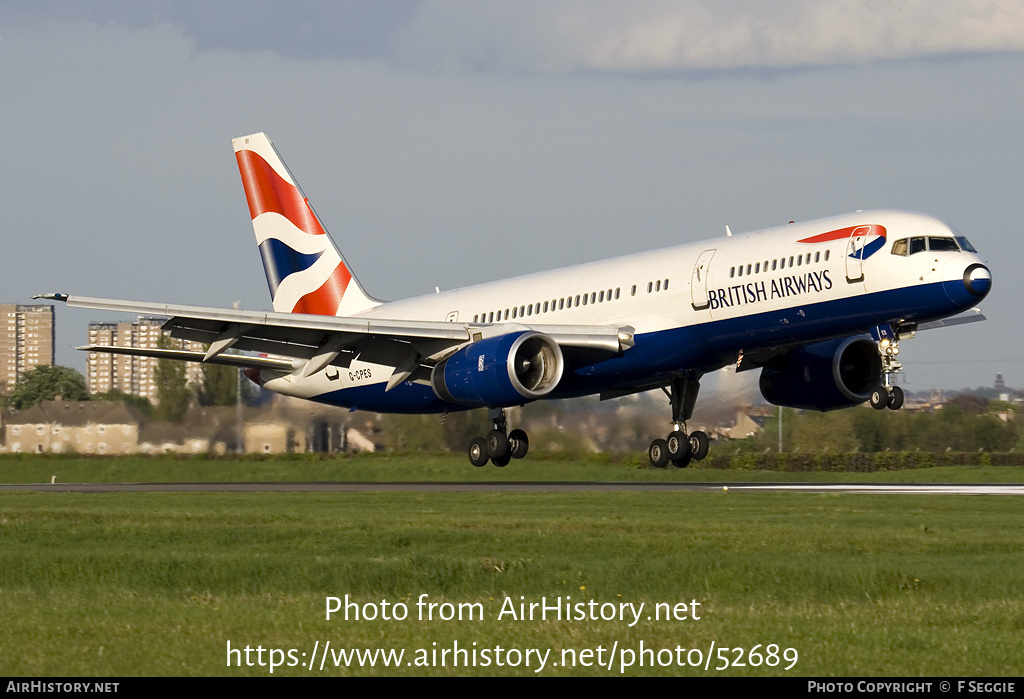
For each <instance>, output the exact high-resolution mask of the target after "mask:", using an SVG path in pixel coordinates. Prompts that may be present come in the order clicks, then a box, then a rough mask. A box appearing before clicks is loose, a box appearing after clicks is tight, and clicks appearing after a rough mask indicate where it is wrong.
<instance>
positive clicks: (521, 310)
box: [473, 287, 636, 323]
mask: <svg viewBox="0 0 1024 699" xmlns="http://www.w3.org/2000/svg"><path fill="white" fill-rule="evenodd" d="M635 288H636V287H634V289H635ZM619 295H620V288H618V287H617V288H615V289H614V290H613V289H608V290H607V291H605V290H604V289H602V290H601V291H591V292H590V293H587V294H577V295H576V296H563V297H562V298H560V299H551V300H550V301H544V302H541V301H538V302H537V303H531V304H529V305H525V306H513V307H512V308H506V309H504V310H497V311H487V312H485V313H478V314H477V315H475V316H473V322H474V323H500V322H502V321H505V320H511V319H514V318H525V317H528V316H534V315H542V314H544V313H553V312H554V311H561V310H564V309H566V308H576V307H577V306H587V305H589V304H593V303H604V302H606V301H613V300H616V301H617V300H618V299H619Z"/></svg>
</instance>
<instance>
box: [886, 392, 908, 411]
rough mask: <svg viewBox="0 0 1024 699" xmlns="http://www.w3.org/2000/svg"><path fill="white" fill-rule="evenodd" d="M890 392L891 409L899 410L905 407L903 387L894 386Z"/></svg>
mask: <svg viewBox="0 0 1024 699" xmlns="http://www.w3.org/2000/svg"><path fill="white" fill-rule="evenodd" d="M890 390H891V392H890V393H889V410H899V409H900V408H902V407H903V398H904V396H903V389H902V388H900V387H899V386H893V387H892V389H890Z"/></svg>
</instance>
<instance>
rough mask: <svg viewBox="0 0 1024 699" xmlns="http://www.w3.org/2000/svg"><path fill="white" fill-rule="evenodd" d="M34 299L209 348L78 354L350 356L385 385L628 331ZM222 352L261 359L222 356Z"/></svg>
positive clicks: (609, 350) (626, 338) (262, 361)
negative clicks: (491, 344)
mask: <svg viewBox="0 0 1024 699" xmlns="http://www.w3.org/2000/svg"><path fill="white" fill-rule="evenodd" d="M35 298H45V299H51V300H54V301H63V302H65V303H67V305H68V306H70V307H73V308H91V309H95V310H104V311H120V312H125V313H133V314H139V315H156V316H166V317H168V320H167V321H166V322H165V323H164V325H163V327H164V330H167V331H169V332H170V334H171V337H174V338H178V339H182V340H194V341H197V342H201V343H204V344H207V345H209V349H208V350H207V351H206V353H205V354H204V353H201V352H186V351H180V350H158V349H140V348H129V347H113V346H103V345H87V346H85V347H80V348H79V349H82V350H88V351H91V352H109V353H112V354H133V355H138V356H151V357H166V358H172V359H182V360H186V361H202V362H210V363H217V364H231V365H235V366H251V367H258V368H261V369H277V370H280V371H285V372H292V371H295V372H297V373H298V374H299V375H301V376H303V377H305V376H310V375H312V374H314V373H316V372H318V371H320V370H321V369H323V368H325V367H326V366H328V365H330V364H334V365H337V366H341V367H347V366H349V365H350V364H351V362H352V360H353V359H355V358H356V357H362V358H363V359H367V360H368V361H373V362H376V363H379V364H385V365H388V366H391V367H394V368H395V374H394V375H393V376H392V380H391V381H389V386H390V385H394V384H397V383H399V382H401V381H404V380H405V379H407V378H412V379H414V380H415V379H417V378H425V377H421V376H417V374H418V373H419V371H418V370H420V369H421V368H425V369H429V368H431V367H432V366H433V365H434V364H436V363H437V362H438V361H440V360H441V359H443V358H445V357H447V356H448V355H450V354H452V353H453V352H455V351H456V350H457V349H458V348H460V347H462V346H464V345H468V344H470V343H472V342H477V341H479V340H483V339H487V338H491V337H497V336H500V335H504V334H506V333H509V332H515V331H517V330H524V329H531V330H536V331H538V332H541V333H544V334H545V335H547V336H548V337H550V338H551V339H552V340H554V341H555V342H556V343H558V345H559V346H560V347H564V348H566V349H567V350H568V354H569V356H570V357H571V356H572V355H573V352H574V351H582V352H584V353H593V352H595V351H596V352H598V353H600V354H604V355H606V356H607V355H614V354H618V353H620V352H622V351H623V350H625V349H626V348H628V347H631V346H632V345H633V328H631V327H628V326H626V327H621V328H620V327H608V326H583V325H536V326H533V325H524V324H478V323H457V322H447V321H417V320H390V319H386V318H354V317H337V316H325V315H312V314H303V313H277V312H262V311H243V310H238V309H231V308H206V307H202V306H177V305H171V304H162V303H145V302H138V301H121V300H116V299H100V298H91V297H87V296H69V295H67V294H40V295H38V296H36V297H35ZM228 349H232V350H235V351H244V352H255V353H258V354H262V355H270V356H269V357H268V356H263V357H259V356H255V357H253V356H245V355H239V354H234V353H226V351H227V350H228Z"/></svg>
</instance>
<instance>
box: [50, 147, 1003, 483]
mask: <svg viewBox="0 0 1024 699" xmlns="http://www.w3.org/2000/svg"><path fill="white" fill-rule="evenodd" d="M234 147H235V156H236V158H237V161H238V167H239V171H240V172H241V175H242V183H243V185H244V188H245V195H246V199H247V200H248V203H249V212H250V214H251V216H252V224H253V229H254V230H255V233H256V243H257V245H258V247H259V251H260V255H261V257H262V259H263V267H264V271H265V272H266V276H267V284H268V285H269V287H270V294H271V298H272V301H273V306H274V311H273V312H253V311H242V310H235V309H217V308H201V307H193V306H174V305H166V304H154V303H139V302H132V301H117V300H110V299H96V298H88V297H81V296H67V295H65V294H49V295H46V298H52V299H57V300H62V301H66V302H67V304H68V305H69V306H78V307H84V308H94V309H103V310H117V311H125V312H130V313H143V314H152V315H164V316H169V318H170V319H169V320H168V321H167V322H166V323H165V324H164V328H165V329H166V330H168V331H169V332H170V333H171V335H172V336H173V337H176V338H180V339H186V340H195V341H200V342H203V343H206V344H208V345H209V349H208V350H207V351H206V352H205V353H203V352H187V351H177V350H157V349H132V348H124V347H106V346H97V345H89V346H86V347H82V348H81V349H83V350H88V351H91V352H111V353H121V354H125V353H131V354H140V355H143V356H162V357H170V358H174V359H182V360H190V361H203V362H211V363H218V364H228V365H233V366H237V367H241V368H244V370H245V374H246V376H247V377H249V378H250V379H251V380H253V381H255V382H256V383H258V384H260V385H262V386H263V387H265V388H267V389H269V390H272V391H276V392H278V393H282V394H286V395H290V396H297V397H300V398H306V399H309V400H314V401H318V402H321V403H327V404H331V405H338V406H345V407H348V408H351V409H360V410H370V411H375V412H395V413H444V412H448V411H454V410H465V409H469V408H478V407H484V408H488V409H489V415H488V421H489V423H490V425H489V427H490V429H489V431H488V432H487V434H486V436H484V437H480V438H478V439H475V440H473V442H472V443H471V444H470V445H469V458H470V461H471V462H472V463H473V464H474V465H476V466H483V465H484V464H486V463H487V462H488V461H491V462H492V463H494V464H495V465H497V466H505V465H506V464H508V463H509V460H510V459H512V458H521V457H522V456H524V455H525V454H526V451H527V449H528V437H527V435H526V433H525V432H524V431H523V430H521V429H515V430H512V431H511V432H509V431H508V425H507V422H506V418H505V411H504V409H505V408H508V407H511V406H516V405H523V404H525V403H528V402H531V401H535V400H543V399H554V398H568V397H574V396H584V395H591V394H599V395H600V396H601V398H602V399H604V398H615V397H618V396H624V395H628V394H631V393H637V392H639V391H646V390H650V389H656V388H661V389H663V390H665V392H666V393H667V394H668V396H669V398H670V403H671V407H672V414H671V421H670V424H671V429H670V431H669V434H668V435H667V437H666V438H664V439H661V438H659V439H655V440H654V441H653V442H652V443H651V445H650V449H649V456H650V460H651V463H652V464H653V465H654V466H657V467H664V466H666V465H667V464H668V463H669V462H672V463H674V464H675V465H677V466H686V465H687V464H689V463H690V460H691V459H702V458H704V457H705V456H706V455H707V452H708V437H707V435H706V434H704V433H703V432H700V431H694V432H688V431H687V427H686V423H687V420H689V419H690V418H691V417H692V414H693V409H694V405H695V402H696V399H697V393H698V390H699V388H700V379H701V377H702V376H703V375H704V374H706V373H708V372H711V371H715V370H717V369H719V368H721V367H724V366H729V365H734V364H735V365H736V369H737V371H747V370H751V369H760V370H761V376H760V387H761V392H762V393H763V395H764V397H765V398H766V399H767V400H769V401H770V402H772V403H774V404H776V405H783V406H789V407H796V408H805V409H814V410H833V409H837V408H845V407H849V406H852V405H858V404H860V403H864V402H866V401H870V403H871V405H872V406H873V407H875V408H878V409H884V408H886V407H888V408H891V409H898V408H900V407H901V406H902V404H903V392H902V391H901V390H900V388H899V387H898V386H894V385H893V384H892V381H891V377H892V375H893V374H894V373H896V372H898V371H899V370H900V368H901V367H900V364H899V361H898V359H897V355H898V353H899V343H900V341H901V340H903V339H906V338H909V337H912V336H913V335H914V333H915V332H916V331H917V330H918V329H923V328H928V327H938V326H941V325H950V324H956V323H961V322H971V321H974V320H983V319H984V316H983V315H981V313H980V312H979V311H977V310H973V311H972V310H971V309H972V308H973V307H974V306H975V305H977V304H978V303H979V302H980V301H981V300H982V299H983V298H985V296H986V295H987V294H988V292H989V290H990V288H991V284H992V277H991V274H990V272H989V269H988V267H987V266H986V263H985V261H984V260H983V259H982V258H981V257H979V255H978V253H977V251H976V250H975V249H974V248H973V247H972V246H971V244H970V243H969V242H968V241H967V239H966V238H965V237H964V236H962V235H960V234H959V233H958V232H957V231H955V230H954V229H952V228H951V227H950V226H948V225H946V224H945V223H943V222H941V221H939V220H936V219H934V218H932V217H930V216H925V215H923V214H918V213H912V212H908V211H858V212H856V213H852V214H845V215H842V216H835V217H833V218H827V219H821V220H817V221H808V222H804V223H791V224H789V225H786V226H781V227H778V228H771V229H764V230H758V231H753V232H751V233H746V234H742V235H731V234H730V235H728V236H726V237H722V238H718V239H714V240H708V241H704V242H700V243H689V244H685V245H680V246H677V247H672V248H668V249H664V250H657V251H653V252H645V253H638V254H634V255H628V256H626V257H620V258H616V259H611V260H604V261H601V262H591V263H587V264H582V265H578V266H575V267H569V268H565V269H557V270H553V271H550V272H541V273H537V274H530V275H527V276H523V277H517V278H514V279H506V280H502V281H495V282H490V283H487V284H480V285H477V286H471V287H465V288H462V289H455V290H452V291H444V292H439V293H436V294H430V295H427V296H421V297H417V298H412V299H406V300H403V301H392V302H381V301H378V300H376V299H374V298H372V297H371V296H369V295H368V294H367V293H366V292H365V291H364V290H363V287H362V286H361V285H360V284H359V282H358V281H357V280H356V278H355V276H354V275H353V273H352V269H351V267H350V266H349V265H348V263H346V262H345V259H344V258H343V257H342V255H341V253H340V252H339V251H338V250H337V248H336V247H335V246H334V243H333V242H332V241H331V239H330V237H329V236H328V235H327V232H326V230H325V228H324V226H323V225H322V224H321V222H320V220H319V218H318V217H317V215H316V213H315V212H314V211H313V209H312V207H311V206H310V204H309V202H308V200H307V199H306V198H305V197H304V196H303V194H302V192H301V190H300V189H299V187H298V185H297V184H296V182H295V180H294V178H293V177H292V176H291V173H290V172H289V171H288V169H287V168H286V167H285V165H284V162H283V161H282V160H281V158H280V156H279V155H278V153H277V150H276V149H275V148H274V146H273V144H272V143H271V142H270V139H269V138H267V136H266V135H265V134H262V133H259V134H253V135H250V136H245V137H242V138H237V139H235V140H234ZM229 350H230V351H229ZM238 351H245V352H249V353H251V354H245V355H243V354H239V353H238ZM481 431H483V430H481Z"/></svg>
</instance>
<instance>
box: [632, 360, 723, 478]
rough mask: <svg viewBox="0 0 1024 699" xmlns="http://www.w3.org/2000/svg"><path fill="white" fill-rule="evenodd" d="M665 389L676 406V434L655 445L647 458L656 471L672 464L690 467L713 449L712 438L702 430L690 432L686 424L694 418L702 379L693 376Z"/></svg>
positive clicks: (674, 426)
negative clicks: (710, 447) (688, 432)
mask: <svg viewBox="0 0 1024 699" xmlns="http://www.w3.org/2000/svg"><path fill="white" fill-rule="evenodd" d="M662 390H663V391H665V393H666V395H668V398H669V402H670V403H671V404H672V432H670V433H669V435H668V437H666V438H665V439H655V440H654V441H653V442H651V446H650V447H649V448H648V449H647V456H648V457H649V458H650V460H651V465H652V466H654V468H665V467H666V466H667V465H668V463H669V462H670V461H671V462H672V463H673V464H674V465H675V466H676V467H678V468H686V467H687V466H689V465H690V461H691V460H693V459H697V460H698V461H699V460H701V459H703V458H704V457H705V456H707V455H708V448H709V446H710V445H709V440H708V436H707V435H706V434H705V433H703V432H701V431H700V430H694V431H693V432H691V433H690V434H687V433H686V421H687V420H689V419H690V418H691V417H693V406H694V405H695V404H696V402H697V392H698V391H699V390H700V380H699V378H698V377H697V376H696V375H693V374H690V375H687V376H682V377H677V378H674V379H672V382H671V384H670V385H669V387H667V388H663V389H662Z"/></svg>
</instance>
